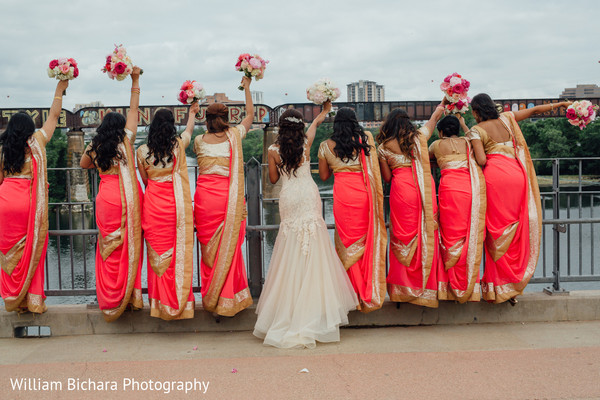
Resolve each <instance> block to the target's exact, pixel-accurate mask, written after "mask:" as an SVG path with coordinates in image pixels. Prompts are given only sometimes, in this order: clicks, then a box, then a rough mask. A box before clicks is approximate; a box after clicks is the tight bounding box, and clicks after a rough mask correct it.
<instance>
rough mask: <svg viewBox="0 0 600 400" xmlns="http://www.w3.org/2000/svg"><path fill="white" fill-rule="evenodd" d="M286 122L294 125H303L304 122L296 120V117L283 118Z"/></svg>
mask: <svg viewBox="0 0 600 400" xmlns="http://www.w3.org/2000/svg"><path fill="white" fill-rule="evenodd" d="M285 120H286V121H290V122H294V123H296V124H303V123H304V121H302V120H301V119H300V118H296V117H286V118H285Z"/></svg>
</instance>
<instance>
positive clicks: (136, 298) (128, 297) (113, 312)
mask: <svg viewBox="0 0 600 400" xmlns="http://www.w3.org/2000/svg"><path fill="white" fill-rule="evenodd" d="M119 150H120V151H121V154H125V161H126V164H123V163H122V162H121V163H119V189H120V192H121V205H122V206H121V208H122V214H121V237H123V235H127V248H126V249H125V248H124V249H123V250H122V251H127V259H128V265H127V283H126V287H125V295H124V296H123V298H122V299H121V303H120V304H119V305H118V306H117V307H114V308H108V309H103V310H102V315H103V316H104V320H105V321H106V322H112V321H114V320H116V319H117V318H119V317H120V316H121V314H123V311H125V308H126V307H127V305H128V304H130V303H131V304H132V306H133V307H134V308H141V307H142V306H143V303H142V296H141V290H139V289H134V285H135V280H136V276H137V270H138V265H139V262H140V257H141V246H142V223H141V205H140V198H139V193H138V186H137V174H136V169H135V158H134V156H133V151H132V147H131V143H130V141H129V138H128V137H125V138H124V139H123V142H121V143H120V144H119ZM124 227H126V229H123V228H124ZM137 292H139V294H138V293H137Z"/></svg>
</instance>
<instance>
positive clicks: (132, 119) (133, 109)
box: [125, 66, 141, 143]
mask: <svg viewBox="0 0 600 400" xmlns="http://www.w3.org/2000/svg"><path fill="white" fill-rule="evenodd" d="M140 71H141V69H140V67H138V66H135V67H133V72H132V73H131V98H130V100H129V112H128V113H127V122H125V129H128V130H130V131H131V132H132V133H133V137H132V138H131V143H134V142H135V135H136V134H137V126H138V114H139V108H140Z"/></svg>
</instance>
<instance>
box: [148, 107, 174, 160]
mask: <svg viewBox="0 0 600 400" xmlns="http://www.w3.org/2000/svg"><path fill="white" fill-rule="evenodd" d="M175 143H177V129H175V118H173V113H172V112H171V110H167V109H160V110H158V111H157V112H156V114H154V119H153V120H152V122H151V123H150V127H149V128H148V157H146V160H149V159H150V157H151V156H152V155H154V166H157V165H158V163H159V162H161V163H162V165H163V167H166V166H167V164H168V163H170V162H171V161H173V148H174V147H175Z"/></svg>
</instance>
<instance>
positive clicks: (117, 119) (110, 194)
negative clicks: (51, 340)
mask: <svg viewBox="0 0 600 400" xmlns="http://www.w3.org/2000/svg"><path fill="white" fill-rule="evenodd" d="M139 78H140V68H139V67H134V68H133V72H132V73H131V79H132V88H131V100H130V106H129V107H130V108H129V113H128V114H127V120H125V117H123V116H122V115H121V114H118V113H115V112H111V113H108V114H106V116H105V117H104V119H103V120H102V123H101V124H100V126H99V127H98V128H97V130H96V132H97V133H96V136H94V139H93V140H92V143H90V144H89V145H88V147H87V149H86V151H85V152H84V153H83V155H82V156H81V161H80V165H81V167H82V168H88V169H89V168H97V169H98V171H99V173H100V179H101V181H100V188H99V190H98V195H97V196H96V223H97V224H98V230H99V235H98V248H97V250H96V297H97V298H98V305H99V306H100V310H101V311H102V314H103V316H104V319H105V320H106V321H107V322H112V321H114V320H116V319H117V318H119V317H120V316H121V314H123V311H125V308H126V307H127V306H128V305H130V304H131V307H132V308H134V309H140V308H142V306H143V303H142V286H141V267H142V261H143V254H142V252H143V243H142V223H141V213H142V208H141V207H142V190H141V187H140V184H139V182H138V180H137V174H136V169H135V156H134V153H133V144H134V143H135V135H136V132H137V124H138V107H139V101H140V87H139Z"/></svg>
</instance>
